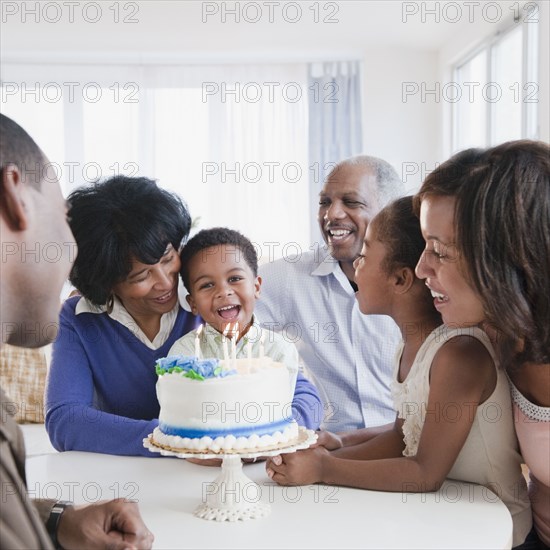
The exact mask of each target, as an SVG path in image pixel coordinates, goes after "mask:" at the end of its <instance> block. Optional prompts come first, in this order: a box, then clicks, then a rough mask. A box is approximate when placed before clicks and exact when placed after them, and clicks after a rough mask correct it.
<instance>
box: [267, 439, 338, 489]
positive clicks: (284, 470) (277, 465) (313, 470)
mask: <svg viewBox="0 0 550 550" xmlns="http://www.w3.org/2000/svg"><path fill="white" fill-rule="evenodd" d="M329 454H330V453H329V451H328V450H327V449H325V447H313V448H310V449H306V450H304V451H297V452H296V453H288V454H282V455H277V456H274V457H273V458H269V459H268V460H267V463H266V466H265V468H266V472H267V475H268V476H269V477H270V478H271V479H272V480H273V481H275V482H277V483H278V484H279V485H311V484H312V483H320V482H321V481H322V480H323V460H324V459H325V457H328V456H329Z"/></svg>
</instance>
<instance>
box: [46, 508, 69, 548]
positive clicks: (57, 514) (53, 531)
mask: <svg viewBox="0 0 550 550" xmlns="http://www.w3.org/2000/svg"><path fill="white" fill-rule="evenodd" d="M72 505H73V503H72V502H71V501H69V500H59V501H57V502H56V503H55V504H54V505H53V508H52V509H51V510H50V515H49V516H48V521H46V531H48V535H49V536H50V538H51V539H52V544H53V546H54V548H56V549H57V548H61V546H59V542H58V541H57V529H58V527H59V521H60V520H61V516H62V515H63V512H64V511H65V508H67V507H68V506H72Z"/></svg>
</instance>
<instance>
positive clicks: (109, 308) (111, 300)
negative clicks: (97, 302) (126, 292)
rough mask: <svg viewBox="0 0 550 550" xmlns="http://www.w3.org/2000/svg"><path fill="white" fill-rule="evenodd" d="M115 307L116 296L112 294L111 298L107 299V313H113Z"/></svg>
mask: <svg viewBox="0 0 550 550" xmlns="http://www.w3.org/2000/svg"><path fill="white" fill-rule="evenodd" d="M114 305H115V295H114V294H113V293H112V292H111V294H110V295H109V298H108V299H107V313H111V312H112V311H113V307H114Z"/></svg>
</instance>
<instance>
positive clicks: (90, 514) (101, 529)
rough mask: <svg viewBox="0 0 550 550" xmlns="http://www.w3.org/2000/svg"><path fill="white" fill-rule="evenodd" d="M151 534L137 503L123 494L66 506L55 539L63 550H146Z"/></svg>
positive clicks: (150, 541) (152, 537)
mask: <svg viewBox="0 0 550 550" xmlns="http://www.w3.org/2000/svg"><path fill="white" fill-rule="evenodd" d="M154 538H155V537H154V536H153V533H151V532H150V531H149V529H147V527H146V526H145V523H143V520H142V519H141V515H140V513H139V509H138V505H137V504H136V503H135V502H130V501H128V500H125V499H123V498H118V499H116V500H110V501H108V502H97V503H95V504H89V505H86V506H69V507H68V508H66V509H65V511H64V512H63V514H62V516H61V518H60V519H59V527H58V530H57V540H58V542H59V544H60V545H61V546H62V547H63V548H65V549H67V550H69V549H71V548H78V549H81V548H86V549H87V550H88V549H90V550H94V549H96V548H97V549H99V548H102V549H103V548H108V549H109V550H123V549H134V548H135V549H138V548H139V549H141V548H143V549H145V550H148V549H149V548H151V547H152V544H153V540H154Z"/></svg>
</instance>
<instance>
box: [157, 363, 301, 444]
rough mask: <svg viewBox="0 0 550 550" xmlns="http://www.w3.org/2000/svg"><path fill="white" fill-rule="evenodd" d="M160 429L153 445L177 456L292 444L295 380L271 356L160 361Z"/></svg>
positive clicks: (295, 429)
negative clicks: (189, 453)
mask: <svg viewBox="0 0 550 550" xmlns="http://www.w3.org/2000/svg"><path fill="white" fill-rule="evenodd" d="M157 373H158V374H159V379H158V381H157V397H158V400H159V403H160V415H159V426H158V428H156V429H155V430H154V432H153V443H154V444H155V445H157V446H160V447H164V448H167V449H170V450H175V451H191V452H198V453H199V452H200V453H230V452H236V451H240V452H242V451H247V450H250V451H251V452H254V451H258V450H271V449H276V448H278V447H283V446H287V445H289V444H292V442H293V441H295V440H296V438H297V437H298V425H297V424H296V422H295V421H294V420H293V419H292V408H291V405H292V398H293V396H294V384H295V375H294V373H291V372H290V371H289V370H288V369H287V367H286V366H285V365H283V364H282V363H276V362H274V361H272V360H271V359H269V358H268V357H263V358H257V359H238V360H237V361H236V362H234V363H232V362H231V361H229V362H228V365H226V364H224V361H219V360H217V359H206V360H202V361H201V360H197V359H196V358H192V357H167V358H164V359H161V360H159V362H157Z"/></svg>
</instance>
